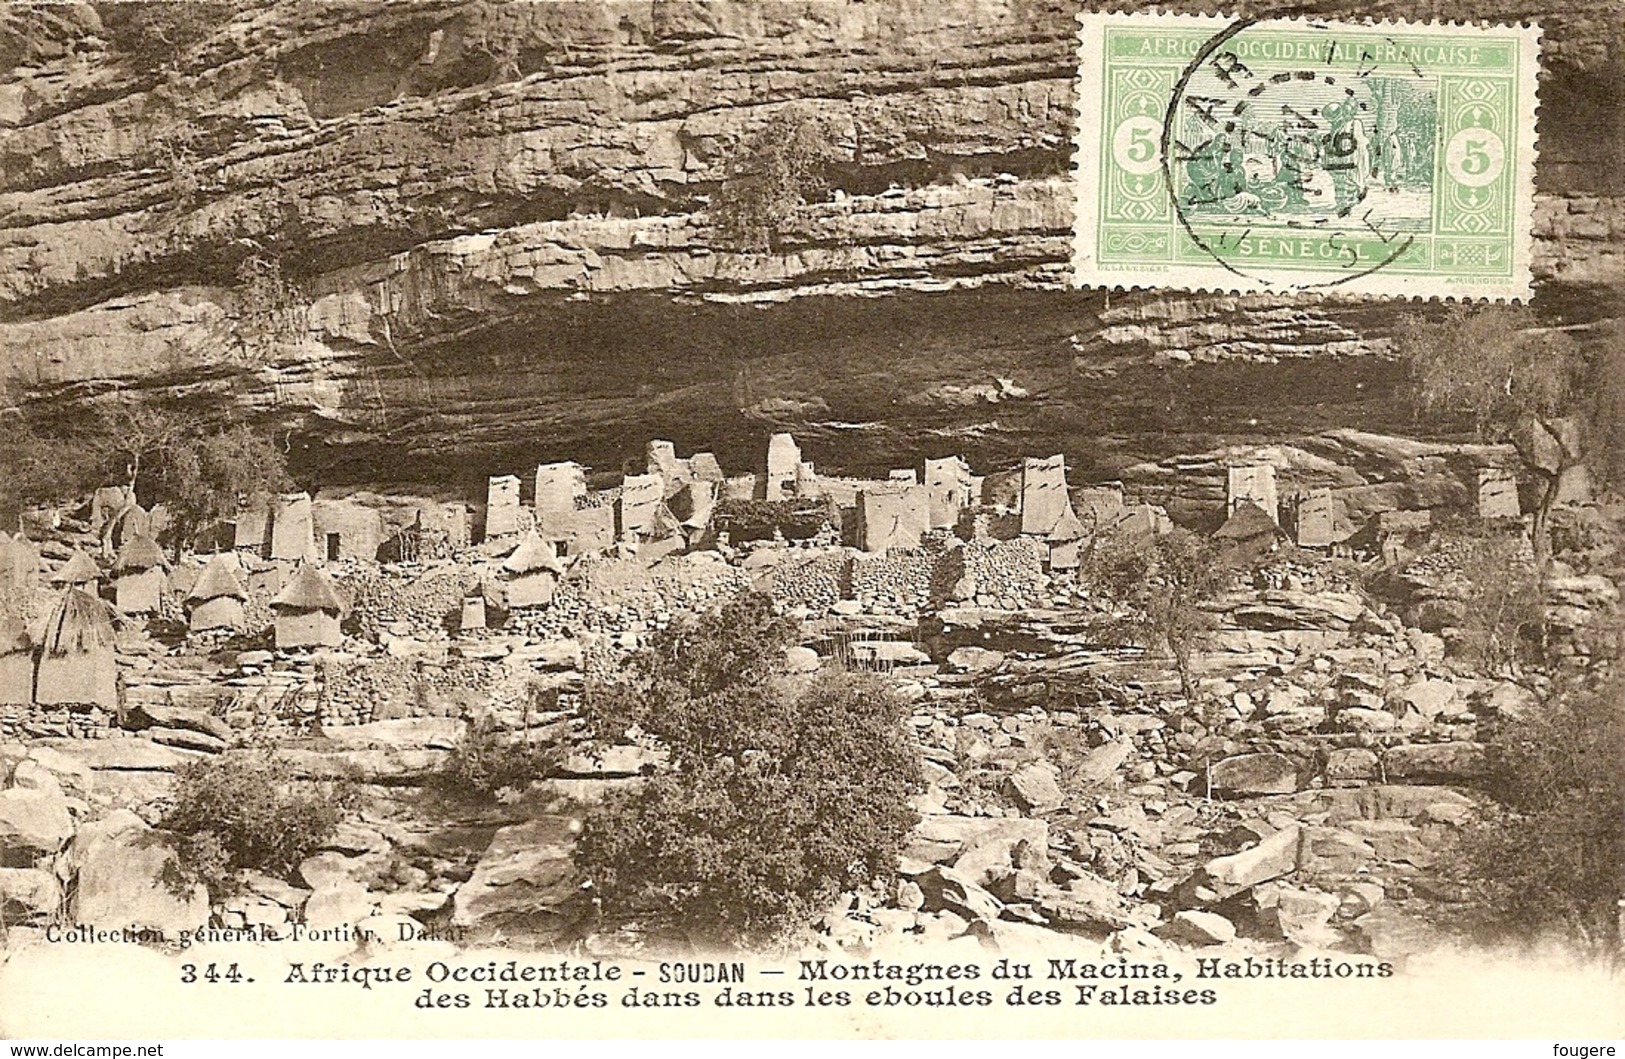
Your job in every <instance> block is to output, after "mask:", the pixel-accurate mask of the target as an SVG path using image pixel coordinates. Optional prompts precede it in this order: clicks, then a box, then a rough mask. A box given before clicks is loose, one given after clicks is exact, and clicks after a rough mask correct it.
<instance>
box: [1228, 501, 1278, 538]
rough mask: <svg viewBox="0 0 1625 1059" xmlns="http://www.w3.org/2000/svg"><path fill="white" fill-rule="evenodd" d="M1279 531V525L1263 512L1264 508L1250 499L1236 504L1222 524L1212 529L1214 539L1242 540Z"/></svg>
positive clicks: (1271, 534)
mask: <svg viewBox="0 0 1625 1059" xmlns="http://www.w3.org/2000/svg"><path fill="white" fill-rule="evenodd" d="M1280 532H1281V527H1279V526H1277V525H1276V524H1275V520H1274V519H1272V518H1270V517H1269V515H1268V514H1266V513H1265V511H1264V509H1263V508H1261V507H1259V506H1258V505H1257V504H1255V503H1253V502H1252V501H1251V500H1243V501H1242V502H1241V503H1239V504H1237V505H1236V510H1235V511H1234V512H1233V513H1232V514H1231V516H1230V517H1229V518H1228V519H1226V520H1225V523H1224V525H1222V526H1220V527H1219V528H1218V529H1217V530H1215V531H1214V533H1213V537H1214V539H1215V540H1221V541H1226V540H1228V541H1242V540H1250V539H1251V538H1253V537H1258V536H1263V535H1266V534H1267V535H1270V536H1274V535H1275V534H1277V533H1280Z"/></svg>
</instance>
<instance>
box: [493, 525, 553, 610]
mask: <svg viewBox="0 0 1625 1059" xmlns="http://www.w3.org/2000/svg"><path fill="white" fill-rule="evenodd" d="M502 569H504V570H506V571H507V573H508V606H509V607H540V606H544V605H545V604H547V603H549V602H551V601H552V599H553V592H554V590H556V589H557V588H558V587H559V580H560V579H561V578H563V577H564V563H562V562H560V561H559V556H558V551H557V549H556V548H554V546H553V545H552V544H549V543H548V542H547V541H544V540H542V538H541V537H540V536H539V535H538V534H537V532H536V531H535V530H531V531H530V532H528V533H526V534H525V536H524V538H523V539H521V540H520V542H519V547H517V548H515V549H514V550H513V553H512V554H511V555H509V556H508V557H507V558H506V559H504V560H503V561H502Z"/></svg>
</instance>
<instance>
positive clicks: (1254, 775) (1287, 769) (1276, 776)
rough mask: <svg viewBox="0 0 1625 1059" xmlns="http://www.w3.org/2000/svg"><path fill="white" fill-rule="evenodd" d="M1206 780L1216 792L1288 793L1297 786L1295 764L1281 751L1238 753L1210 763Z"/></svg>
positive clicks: (1243, 793)
mask: <svg viewBox="0 0 1625 1059" xmlns="http://www.w3.org/2000/svg"><path fill="white" fill-rule="evenodd" d="M1208 783H1209V784H1210V785H1211V786H1212V788H1213V791H1214V793H1216V794H1227V795H1242V796H1250V795H1259V794H1291V793H1293V792H1294V791H1296V790H1297V789H1298V766H1297V762H1295V761H1293V760H1292V759H1291V758H1289V757H1287V756H1286V755H1285V754H1238V755H1236V756H1235V757H1227V758H1225V759H1223V760H1222V761H1216V762H1214V763H1213V764H1212V765H1210V766H1209V767H1208Z"/></svg>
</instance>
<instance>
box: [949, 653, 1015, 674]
mask: <svg viewBox="0 0 1625 1059" xmlns="http://www.w3.org/2000/svg"><path fill="white" fill-rule="evenodd" d="M1003 664H1004V652H1002V651H990V650H988V649H987V648H985V647H956V648H954V650H953V651H951V652H949V654H948V669H949V670H950V671H951V672H954V673H990V672H992V671H993V670H995V669H997V668H999V666H1001V665H1003Z"/></svg>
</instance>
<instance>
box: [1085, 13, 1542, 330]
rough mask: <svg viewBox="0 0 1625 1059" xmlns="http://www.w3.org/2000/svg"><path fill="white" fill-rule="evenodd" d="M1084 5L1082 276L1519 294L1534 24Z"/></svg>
mask: <svg viewBox="0 0 1625 1059" xmlns="http://www.w3.org/2000/svg"><path fill="white" fill-rule="evenodd" d="M1082 24H1083V29H1082V43H1081V51H1080V64H1079V70H1080V85H1079V127H1078V157H1077V162H1078V166H1077V173H1076V176H1077V184H1078V211H1077V230H1076V233H1075V253H1074V270H1075V280H1076V282H1077V283H1078V284H1079V285H1082V286H1121V287H1132V286H1156V287H1166V288H1173V289H1185V290H1241V291H1251V290H1321V291H1347V292H1350V293H1360V294H1378V295H1402V296H1408V297H1417V296H1421V297H1430V296H1435V297H1471V298H1491V299H1517V298H1525V297H1527V296H1528V294H1529V242H1530V233H1529V224H1530V215H1531V212H1532V209H1533V171H1534V159H1535V129H1534V114H1535V71H1536V62H1537V51H1538V49H1537V42H1538V36H1539V33H1538V30H1536V29H1531V28H1523V27H1505V28H1499V27H1470V26H1437V25H1408V24H1404V23H1400V24H1383V25H1376V26H1356V25H1347V24H1340V23H1331V22H1321V21H1311V20H1306V19H1262V20H1240V21H1229V20H1225V19H1220V18H1212V17H1206V16H1176V15H1146V14H1135V15H1086V16H1084V17H1083V19H1082Z"/></svg>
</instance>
